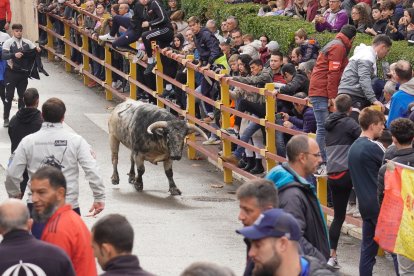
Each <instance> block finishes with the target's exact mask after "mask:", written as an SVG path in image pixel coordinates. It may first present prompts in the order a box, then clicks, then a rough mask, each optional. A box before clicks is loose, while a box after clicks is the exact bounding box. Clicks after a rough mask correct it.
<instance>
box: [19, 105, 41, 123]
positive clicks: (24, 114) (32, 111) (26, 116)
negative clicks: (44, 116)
mask: <svg viewBox="0 0 414 276" xmlns="http://www.w3.org/2000/svg"><path fill="white" fill-rule="evenodd" d="M39 114H40V111H39V110H38V109H37V108H32V107H27V108H23V109H20V110H19V111H17V113H16V117H17V118H18V119H19V121H20V122H22V123H23V124H29V123H31V122H33V121H34V120H36V119H37V117H38V116H39Z"/></svg>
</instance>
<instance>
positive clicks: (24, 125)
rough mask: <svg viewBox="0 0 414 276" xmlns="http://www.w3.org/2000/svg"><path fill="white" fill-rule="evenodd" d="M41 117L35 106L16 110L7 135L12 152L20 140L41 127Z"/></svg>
mask: <svg viewBox="0 0 414 276" xmlns="http://www.w3.org/2000/svg"><path fill="white" fill-rule="evenodd" d="M42 123H43V119H42V115H41V113H40V111H39V110H38V109H37V108H33V107H26V108H23V109H20V110H19V111H17V113H16V115H15V116H13V118H11V120H10V125H9V129H8V132H9V136H10V141H11V152H12V153H13V152H14V151H15V150H16V148H17V146H18V145H19V143H20V141H21V140H22V139H23V138H24V137H26V136H27V135H29V134H32V133H35V132H36V131H38V130H39V129H40V128H41V127H42Z"/></svg>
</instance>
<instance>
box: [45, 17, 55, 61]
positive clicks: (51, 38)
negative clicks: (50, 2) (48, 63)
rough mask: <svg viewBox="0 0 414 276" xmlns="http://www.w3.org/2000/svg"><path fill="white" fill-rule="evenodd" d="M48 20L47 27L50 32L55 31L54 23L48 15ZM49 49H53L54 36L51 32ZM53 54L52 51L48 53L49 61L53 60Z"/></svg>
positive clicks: (48, 38)
mask: <svg viewBox="0 0 414 276" xmlns="http://www.w3.org/2000/svg"><path fill="white" fill-rule="evenodd" d="M46 18H47V23H46V27H47V29H48V30H53V24H52V21H51V20H50V16H49V15H48V14H47V13H46ZM47 47H49V49H53V35H51V34H50V33H49V32H48V33H47ZM53 57H54V56H53V54H52V52H50V51H47V59H48V60H53Z"/></svg>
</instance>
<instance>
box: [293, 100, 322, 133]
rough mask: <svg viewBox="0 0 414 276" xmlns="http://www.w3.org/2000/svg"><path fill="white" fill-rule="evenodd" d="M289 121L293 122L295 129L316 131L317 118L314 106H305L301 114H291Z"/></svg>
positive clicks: (308, 131) (309, 131)
mask: <svg viewBox="0 0 414 276" xmlns="http://www.w3.org/2000/svg"><path fill="white" fill-rule="evenodd" d="M289 122H291V123H292V124H293V128H292V129H294V130H299V131H303V132H305V133H315V132H316V119H315V114H314V113H313V108H312V107H309V106H305V109H303V111H302V114H301V115H300V116H290V117H289Z"/></svg>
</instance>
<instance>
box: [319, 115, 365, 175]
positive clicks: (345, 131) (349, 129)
mask: <svg viewBox="0 0 414 276" xmlns="http://www.w3.org/2000/svg"><path fill="white" fill-rule="evenodd" d="M325 129H326V134H325V142H326V148H325V150H326V157H327V162H326V168H327V172H328V174H330V173H338V172H343V171H346V170H348V152H349V148H350V147H351V145H352V144H353V143H354V141H355V140H356V139H358V137H359V136H360V135H361V128H360V127H359V125H358V123H357V122H356V121H355V120H354V119H352V118H351V117H349V116H348V115H347V114H345V113H339V112H334V113H332V114H330V115H329V116H328V118H327V119H326V122H325Z"/></svg>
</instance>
